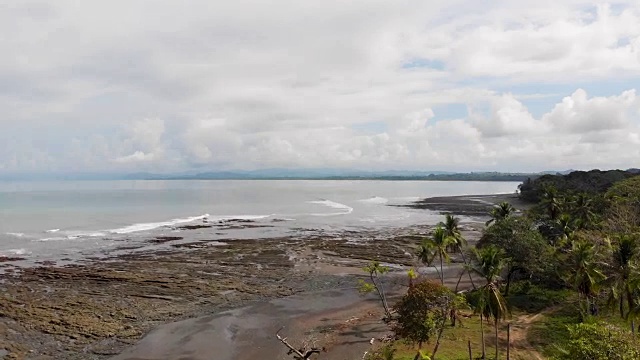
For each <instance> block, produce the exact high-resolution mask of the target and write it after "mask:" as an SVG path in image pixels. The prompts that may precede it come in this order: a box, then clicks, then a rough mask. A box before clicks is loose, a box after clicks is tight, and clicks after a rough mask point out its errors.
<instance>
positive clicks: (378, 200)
mask: <svg viewBox="0 0 640 360" xmlns="http://www.w3.org/2000/svg"><path fill="white" fill-rule="evenodd" d="M358 201H359V202H361V203H365V204H386V203H388V202H389V199H387V198H383V197H380V196H373V197H370V198H368V199H362V200H358Z"/></svg>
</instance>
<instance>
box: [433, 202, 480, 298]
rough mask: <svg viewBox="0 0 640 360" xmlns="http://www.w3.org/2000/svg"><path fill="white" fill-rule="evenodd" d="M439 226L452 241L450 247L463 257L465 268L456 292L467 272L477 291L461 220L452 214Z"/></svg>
mask: <svg viewBox="0 0 640 360" xmlns="http://www.w3.org/2000/svg"><path fill="white" fill-rule="evenodd" d="M439 225H440V226H441V227H442V228H443V229H444V232H445V235H446V236H448V237H449V238H451V239H452V241H451V245H450V246H451V248H452V250H453V251H459V252H460V255H461V256H462V261H463V262H464V268H463V270H462V272H461V273H460V278H459V279H458V284H456V290H455V291H458V285H459V284H460V279H461V278H462V275H464V273H465V272H466V273H468V274H469V281H471V286H473V288H474V289H475V288H476V285H475V284H474V283H473V277H472V276H471V273H470V272H469V263H468V262H467V257H466V255H465V250H466V248H467V246H468V244H467V240H466V239H465V238H464V236H462V233H461V232H460V218H457V217H455V216H453V215H451V214H447V215H446V216H445V220H444V221H441V222H440V224H439Z"/></svg>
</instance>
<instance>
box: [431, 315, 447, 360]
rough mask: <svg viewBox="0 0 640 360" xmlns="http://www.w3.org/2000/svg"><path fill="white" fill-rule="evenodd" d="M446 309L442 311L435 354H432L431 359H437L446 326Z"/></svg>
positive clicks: (434, 349)
mask: <svg viewBox="0 0 640 360" xmlns="http://www.w3.org/2000/svg"><path fill="white" fill-rule="evenodd" d="M446 312H447V311H446V309H445V310H443V311H442V319H443V320H442V323H440V329H439V331H438V337H437V338H436V346H435V347H434V348H433V354H431V359H432V360H436V353H437V352H438V348H439V347H440V339H441V338H442V332H444V327H445V323H446V320H445V319H446V316H445V315H446Z"/></svg>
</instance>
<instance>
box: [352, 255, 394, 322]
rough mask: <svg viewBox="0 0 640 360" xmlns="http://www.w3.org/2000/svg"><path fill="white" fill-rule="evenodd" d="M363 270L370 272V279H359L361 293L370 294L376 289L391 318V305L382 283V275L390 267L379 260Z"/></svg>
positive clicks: (386, 312) (386, 316) (385, 311)
mask: <svg viewBox="0 0 640 360" xmlns="http://www.w3.org/2000/svg"><path fill="white" fill-rule="evenodd" d="M362 270H364V271H365V272H366V273H367V274H369V281H365V280H362V279H360V280H358V291H359V292H360V293H361V294H368V293H370V292H374V291H375V292H376V294H377V295H378V297H379V298H380V302H381V303H382V307H383V309H384V314H385V318H386V319H391V311H390V309H389V305H388V304H387V296H386V294H385V292H384V286H383V284H382V278H381V275H384V274H386V273H387V272H389V267H387V266H383V265H381V264H380V262H378V261H372V262H370V263H369V264H368V265H367V266H365V267H364V268H363V269H362Z"/></svg>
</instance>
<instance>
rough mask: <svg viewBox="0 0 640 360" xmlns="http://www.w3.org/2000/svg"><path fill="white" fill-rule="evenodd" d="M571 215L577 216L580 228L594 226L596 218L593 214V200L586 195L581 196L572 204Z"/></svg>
mask: <svg viewBox="0 0 640 360" xmlns="http://www.w3.org/2000/svg"><path fill="white" fill-rule="evenodd" d="M571 208H572V211H571V213H572V214H573V216H575V218H576V220H577V221H578V223H579V225H580V227H582V228H585V227H589V226H591V225H592V224H593V222H594V219H595V217H596V215H595V213H594V212H593V200H592V199H591V198H590V197H589V196H588V195H586V194H579V195H578V196H576V197H575V198H573V201H572V202H571Z"/></svg>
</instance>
